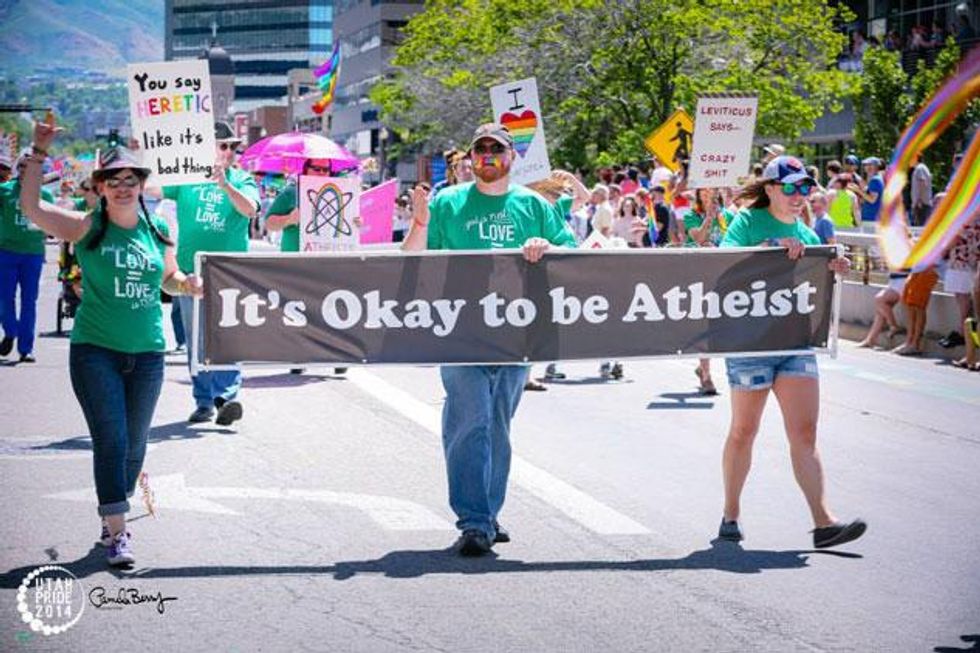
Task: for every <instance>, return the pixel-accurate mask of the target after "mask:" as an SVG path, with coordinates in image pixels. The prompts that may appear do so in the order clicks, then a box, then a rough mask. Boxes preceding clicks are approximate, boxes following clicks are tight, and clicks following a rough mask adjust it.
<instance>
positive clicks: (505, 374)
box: [440, 365, 528, 540]
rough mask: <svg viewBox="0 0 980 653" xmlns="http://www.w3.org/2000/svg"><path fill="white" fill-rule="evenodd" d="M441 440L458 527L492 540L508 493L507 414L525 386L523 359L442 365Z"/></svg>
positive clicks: (515, 408)
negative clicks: (517, 362) (508, 362)
mask: <svg viewBox="0 0 980 653" xmlns="http://www.w3.org/2000/svg"><path fill="white" fill-rule="evenodd" d="M440 372H441V375H442V385H443V387H444V388H445V389H446V403H445V405H444V406H443V409H442V446H443V450H444V451H445V454H446V473H447V476H448V477H449V505H450V507H451V508H452V509H453V512H455V513H456V516H457V517H458V521H457V522H456V527H457V528H458V529H460V530H462V531H465V530H467V529H471V528H475V529H478V530H481V531H483V532H484V533H486V535H487V537H488V538H490V539H491V540H492V539H493V537H494V536H495V535H496V526H495V524H496V521H497V515H498V513H499V512H500V509H501V508H502V507H503V505H504V498H505V496H506V494H507V477H508V475H509V474H510V420H511V419H512V418H513V417H514V413H515V412H517V405H518V404H519V403H520V401H521V394H522V393H523V392H524V383H525V382H526V381H527V374H528V368H527V367H526V366H523V365H472V366H446V367H443V368H441V370H440Z"/></svg>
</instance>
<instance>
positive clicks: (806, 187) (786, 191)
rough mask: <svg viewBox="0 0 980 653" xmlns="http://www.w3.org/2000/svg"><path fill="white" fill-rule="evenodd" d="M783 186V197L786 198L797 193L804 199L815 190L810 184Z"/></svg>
mask: <svg viewBox="0 0 980 653" xmlns="http://www.w3.org/2000/svg"><path fill="white" fill-rule="evenodd" d="M781 186H782V189H783V195H785V196H786V197H792V196H793V195H796V194H797V193H799V194H800V195H802V196H803V197H806V196H807V195H809V194H810V191H811V190H813V186H811V185H810V184H782V185H781Z"/></svg>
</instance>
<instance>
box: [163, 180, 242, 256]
mask: <svg viewBox="0 0 980 653" xmlns="http://www.w3.org/2000/svg"><path fill="white" fill-rule="evenodd" d="M228 183H229V184H230V185H231V186H232V187H233V188H235V189H236V190H238V191H239V192H240V193H241V194H242V195H244V196H245V197H247V198H248V199H249V200H251V201H252V202H253V203H254V204H255V206H256V207H257V206H258V205H259V188H258V186H257V185H256V183H255V179H254V178H253V177H252V175H251V174H249V173H247V172H245V171H244V170H241V169H239V168H230V169H229V170H228ZM163 196H164V197H166V198H167V199H171V200H174V201H175V202H176V203H177V226H178V232H179V236H178V243H177V267H179V268H180V269H181V271H183V272H193V271H194V255H195V254H196V253H198V252H247V251H248V226H249V219H248V217H247V216H245V215H242V214H241V213H239V212H238V211H237V210H236V209H235V206H234V205H233V204H232V203H231V199H229V197H228V193H226V192H224V191H223V190H221V189H220V188H218V184H216V183H208V184H197V185H192V186H168V187H166V188H164V189H163Z"/></svg>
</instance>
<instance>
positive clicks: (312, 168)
mask: <svg viewBox="0 0 980 653" xmlns="http://www.w3.org/2000/svg"><path fill="white" fill-rule="evenodd" d="M306 171H307V172H317V173H319V174H321V175H329V174H330V166H316V165H313V164H312V163H311V164H309V165H307V166H306Z"/></svg>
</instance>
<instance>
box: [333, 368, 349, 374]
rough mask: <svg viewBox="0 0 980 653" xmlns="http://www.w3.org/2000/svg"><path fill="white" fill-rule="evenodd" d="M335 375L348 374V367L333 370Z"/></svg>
mask: <svg viewBox="0 0 980 653" xmlns="http://www.w3.org/2000/svg"><path fill="white" fill-rule="evenodd" d="M333 373H334V374H347V368H346V367H335V368H333Z"/></svg>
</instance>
